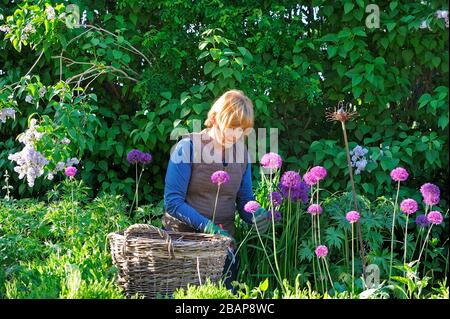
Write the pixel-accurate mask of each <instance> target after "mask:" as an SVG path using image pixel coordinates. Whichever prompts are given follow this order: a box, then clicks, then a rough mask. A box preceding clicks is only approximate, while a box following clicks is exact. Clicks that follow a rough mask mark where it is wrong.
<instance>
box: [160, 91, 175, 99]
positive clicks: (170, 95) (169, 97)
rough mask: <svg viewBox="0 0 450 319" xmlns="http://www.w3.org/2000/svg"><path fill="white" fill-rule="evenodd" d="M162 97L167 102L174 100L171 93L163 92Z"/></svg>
mask: <svg viewBox="0 0 450 319" xmlns="http://www.w3.org/2000/svg"><path fill="white" fill-rule="evenodd" d="M161 96H162V97H163V98H165V99H166V100H170V99H171V98H172V92H169V91H166V92H161Z"/></svg>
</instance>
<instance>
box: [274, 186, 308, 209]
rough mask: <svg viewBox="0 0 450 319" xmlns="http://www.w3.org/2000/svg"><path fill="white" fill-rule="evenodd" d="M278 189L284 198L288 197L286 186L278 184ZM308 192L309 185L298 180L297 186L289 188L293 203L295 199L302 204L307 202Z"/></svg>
mask: <svg viewBox="0 0 450 319" xmlns="http://www.w3.org/2000/svg"><path fill="white" fill-rule="evenodd" d="M280 190H281V193H282V194H283V196H284V197H286V198H287V197H289V189H288V188H285V187H282V186H280ZM308 192H309V186H308V185H307V184H306V183H305V182H303V181H300V183H299V184H298V187H296V188H293V189H291V190H290V195H291V201H292V202H294V203H295V202H297V201H302V202H303V203H304V204H306V203H307V202H308V195H309V193H308Z"/></svg>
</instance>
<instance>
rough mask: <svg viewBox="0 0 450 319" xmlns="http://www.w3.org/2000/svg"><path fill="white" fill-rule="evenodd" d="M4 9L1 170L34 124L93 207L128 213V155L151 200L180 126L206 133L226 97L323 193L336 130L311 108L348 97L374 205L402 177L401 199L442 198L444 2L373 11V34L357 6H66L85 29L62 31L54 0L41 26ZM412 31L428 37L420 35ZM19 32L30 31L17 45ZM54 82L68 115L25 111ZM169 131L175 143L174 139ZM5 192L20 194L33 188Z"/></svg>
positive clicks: (42, 104) (46, 185) (340, 172)
mask: <svg viewBox="0 0 450 319" xmlns="http://www.w3.org/2000/svg"><path fill="white" fill-rule="evenodd" d="M4 4H5V5H4V6H3V7H2V9H1V16H2V17H3V20H0V25H6V24H7V25H8V26H10V29H11V31H10V32H8V33H5V34H4V37H3V41H1V42H0V46H1V47H2V51H1V52H2V53H1V54H0V60H1V61H3V62H4V63H2V64H3V65H4V67H2V69H3V71H5V72H6V75H4V76H1V77H0V85H1V86H2V87H3V88H2V89H0V108H1V107H7V106H9V105H10V103H13V101H14V103H15V104H14V105H13V106H14V107H15V108H16V109H17V110H18V111H20V114H18V116H17V119H16V120H15V121H8V122H7V123H6V124H0V136H1V137H2V138H0V141H1V142H0V171H4V169H5V168H8V170H9V171H12V164H11V163H10V161H9V160H7V155H8V154H10V153H11V152H12V151H13V150H14V149H15V148H16V144H15V143H14V142H13V140H14V137H15V136H17V135H18V134H19V133H20V132H22V131H23V130H24V129H25V128H26V119H27V118H28V116H29V115H31V114H32V113H34V112H38V113H39V114H41V115H44V114H45V115H48V116H49V119H50V120H52V121H53V122H54V123H58V124H62V125H63V126H66V127H69V128H71V131H69V132H68V133H70V135H71V137H72V139H73V143H74V144H73V149H72V153H74V152H79V154H77V155H78V156H80V157H81V159H82V162H81V165H82V172H81V174H82V176H83V179H84V180H85V181H86V183H88V185H89V186H91V188H92V189H93V190H94V193H95V194H97V193H99V192H100V193H111V194H121V195H124V196H125V197H126V198H128V199H129V200H131V199H132V198H133V181H132V177H133V170H132V167H130V166H129V165H128V164H127V163H126V161H125V155H126V153H127V152H128V151H129V150H130V149H132V148H140V149H143V150H146V151H150V152H151V153H152V154H153V155H154V161H153V164H152V167H151V169H150V170H149V171H148V172H147V174H145V175H144V177H143V183H142V184H143V185H144V187H142V189H141V193H142V194H140V196H139V198H144V199H145V200H146V201H149V202H153V201H155V200H156V199H157V198H158V197H160V196H161V194H162V188H163V178H164V172H165V167H166V165H167V158H168V154H169V151H170V147H171V145H172V144H173V143H174V141H173V140H172V139H173V138H176V135H178V134H180V133H181V132H183V130H186V129H188V130H192V123H193V120H196V119H198V120H201V121H203V120H204V118H205V115H206V112H207V110H208V109H209V107H210V106H211V104H212V102H213V101H214V100H215V98H217V97H218V95H220V94H221V93H222V92H224V91H225V90H226V89H230V88H239V89H242V90H243V91H244V92H246V93H247V95H248V96H249V97H250V98H251V99H252V101H253V102H254V106H255V113H256V126H257V127H273V128H278V129H279V136H280V140H279V147H280V150H281V154H282V155H283V157H284V158H285V159H286V161H285V163H286V164H287V165H288V166H290V167H291V168H292V169H299V170H301V171H302V172H304V171H305V170H306V169H307V166H306V165H310V164H306V163H313V164H323V166H325V167H326V168H327V169H328V171H329V173H330V175H331V176H333V177H334V178H333V180H332V181H331V180H330V181H326V184H325V185H324V186H325V187H326V188H327V189H329V190H330V191H340V190H343V189H344V190H349V187H350V185H349V184H348V183H346V182H345V181H346V180H347V179H346V178H345V177H346V176H347V174H348V170H347V169H346V158H345V152H344V149H343V144H342V142H341V140H340V139H338V138H336V136H338V134H339V130H340V127H339V125H335V124H333V123H327V122H324V111H325V108H326V107H333V106H335V105H336V104H337V102H338V101H339V100H347V101H353V104H355V105H356V109H357V111H358V113H359V116H358V118H357V119H355V120H354V121H353V122H350V123H348V129H349V135H350V136H351V140H350V142H351V147H354V146H356V145H357V144H358V145H361V146H364V147H366V148H368V149H369V154H368V155H367V156H369V155H371V156H372V157H373V158H374V162H370V163H369V164H368V165H367V167H366V170H365V171H363V172H362V173H361V174H360V175H358V176H356V178H357V179H359V180H361V182H362V183H361V184H360V186H359V187H360V191H362V190H363V191H364V192H365V194H366V195H367V196H368V197H369V198H371V199H375V198H377V197H379V196H382V195H385V191H386V190H388V191H389V192H393V191H394V190H393V186H392V185H391V183H390V182H389V179H388V178H386V177H383V176H386V174H385V173H386V172H388V171H389V170H390V169H391V168H392V167H394V166H396V165H401V166H405V167H407V168H408V169H409V171H410V172H411V173H412V175H413V176H414V177H415V179H414V180H415V181H416V182H415V183H416V184H413V185H411V186H410V187H411V188H417V187H418V186H419V183H420V182H421V181H424V180H434V181H435V182H436V183H437V184H438V185H439V186H441V188H442V189H443V193H444V194H447V193H448V188H447V186H446V185H448V174H446V173H445V172H444V171H445V170H444V169H443V168H445V167H447V166H448V108H447V105H448V41H446V33H447V30H446V27H445V25H444V22H443V21H442V19H438V18H436V16H435V14H434V13H435V11H436V10H438V9H448V4H446V3H445V1H440V0H435V1H431V2H427V3H421V2H409V3H402V2H398V1H394V2H392V1H388V2H386V1H385V2H382V3H377V5H378V6H379V8H380V28H373V29H370V28H368V27H366V26H365V18H366V17H367V14H366V12H365V10H364V6H365V3H364V2H363V1H358V2H356V3H352V2H348V1H337V2H335V3H332V4H331V3H329V2H326V1H320V0H319V1H314V2H313V3H311V4H310V6H308V5H307V6H304V7H302V9H301V10H300V9H298V8H297V7H298V2H295V1H284V2H283V3H282V4H273V3H270V2H266V3H264V4H263V5H261V4H260V3H259V2H246V3H245V4H230V3H227V4H226V5H225V4H224V3H223V2H222V1H218V2H210V1H196V2H195V3H192V2H190V1H181V2H180V1H179V2H177V4H176V5H175V4H174V3H173V2H172V1H163V2H146V3H139V5H138V4H137V2H136V1H135V0H125V1H120V2H118V3H117V4H116V5H108V7H107V10H108V13H106V11H105V8H103V7H98V6H96V5H94V4H93V3H92V1H87V0H86V1H78V2H77V4H78V6H79V9H80V12H83V11H84V10H86V18H87V21H86V22H85V24H86V25H88V26H87V27H76V25H75V26H73V25H71V24H68V22H67V21H68V19H69V20H70V18H71V17H73V13H71V12H66V7H65V5H64V4H62V3H61V4H54V9H55V11H56V18H55V19H54V20H51V21H50V20H49V18H48V16H47V14H46V12H45V9H46V8H47V7H48V5H49V4H48V3H46V2H45V1H23V2H21V4H20V5H18V4H7V1H6V0H4ZM313 7H314V8H317V9H318V11H317V15H318V16H319V17H320V19H315V18H314V16H315V15H314V14H313ZM94 9H95V10H98V12H99V13H98V14H96V13H94ZM64 13H65V14H66V15H65V16H64ZM300 14H301V15H300ZM304 19H306V21H307V24H305V23H304V22H303V20H304ZM423 20H427V22H428V24H429V26H430V28H429V29H420V28H419V26H420V24H421V22H422V21H423ZM28 23H31V25H32V26H33V27H34V28H35V29H36V32H35V33H33V36H32V37H30V38H29V39H27V40H25V41H21V40H20V35H21V34H23V32H24V28H25V27H26V25H27V24H28ZM299 35H300V36H299ZM24 47H27V48H28V47H30V50H23V48H24ZM17 50H19V51H20V55H17V52H16V51H17ZM40 52H43V54H42V56H41V55H40ZM36 59H37V63H36V64H35V65H34V62H36ZM33 65H34V68H32V70H30V69H29V68H30V66H33ZM29 71H30V72H29ZM319 72H320V74H319ZM25 74H28V76H30V75H31V74H39V81H41V82H42V84H39V85H38V86H36V85H35V84H33V83H34V82H33V81H31V83H29V82H30V81H28V80H27V78H26V77H24V75H25ZM60 80H63V81H66V83H67V84H68V86H69V87H70V89H69V90H68V92H66V93H65V99H64V100H62V102H63V105H64V107H63V109H64V110H66V111H68V112H70V113H69V114H66V116H63V115H61V114H60V113H59V112H60V111H61V110H60V111H58V107H57V105H58V104H57V102H59V99H60V98H57V99H52V98H50V95H51V93H49V94H46V96H45V97H44V101H42V100H39V102H37V103H38V104H37V103H33V105H31V104H30V103H27V102H25V101H24V98H25V97H26V95H31V96H32V97H33V100H34V101H36V99H37V94H38V92H39V90H38V88H39V86H44V87H46V88H47V89H48V92H51V91H52V88H54V90H57V87H58V83H59V81H60ZM16 84H17V85H18V86H15V85H16ZM11 88H15V92H14V94H13V96H12V98H9V97H10V96H11V93H12V92H11V90H10V89H11ZM80 88H84V89H85V90H84V92H85V93H78V92H76V90H78V89H80ZM88 89H89V90H91V89H92V91H88ZM20 91H21V92H20ZM83 96H84V97H83ZM89 97H91V99H90V101H89V102H87V99H88V98H89ZM80 98H81V100H79V99H80ZM51 101H53V102H51ZM79 103H81V104H84V105H82V106H81V109H82V110H80V111H81V112H82V113H81V114H80V115H78V116H76V114H77V113H76V111H75V110H76V109H78V104H79ZM83 112H84V113H83ZM62 122H64V123H62ZM76 123H82V125H81V126H80V125H76ZM299 123H301V125H299ZM174 128H176V129H178V130H179V131H178V132H174V134H171V133H173V132H172V130H173V129H174ZM61 133H62V132H61ZM78 149H79V151H75V150H78ZM381 151H383V152H381ZM47 155H48V156H51V155H50V154H48V153H47ZM58 156H59V155H58V154H55V156H54V157H55V160H56V158H57V157H58ZM72 156H75V154H73V155H72ZM52 162H53V161H52ZM14 179H15V181H16V182H17V183H21V181H19V180H18V178H17V176H14ZM35 188H36V190H35V191H34V193H33V194H34V195H36V194H40V195H43V194H44V193H45V190H47V189H50V188H51V183H50V182H48V181H44V180H42V181H38V182H37V184H36V186H35ZM15 192H16V193H18V194H19V195H21V196H24V195H25V196H28V195H30V193H31V189H29V188H27V187H26V186H21V187H19V188H16V190H15ZM411 193H412V191H411ZM443 197H444V196H443Z"/></svg>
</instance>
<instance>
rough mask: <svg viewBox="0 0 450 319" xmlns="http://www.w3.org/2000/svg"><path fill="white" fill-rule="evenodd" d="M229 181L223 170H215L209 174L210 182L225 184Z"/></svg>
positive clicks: (228, 176)
mask: <svg viewBox="0 0 450 319" xmlns="http://www.w3.org/2000/svg"><path fill="white" fill-rule="evenodd" d="M229 181H230V175H228V173H227V172H225V171H216V172H214V173H212V175H211V182H212V183H214V184H218V185H221V184H226V183H228V182H229Z"/></svg>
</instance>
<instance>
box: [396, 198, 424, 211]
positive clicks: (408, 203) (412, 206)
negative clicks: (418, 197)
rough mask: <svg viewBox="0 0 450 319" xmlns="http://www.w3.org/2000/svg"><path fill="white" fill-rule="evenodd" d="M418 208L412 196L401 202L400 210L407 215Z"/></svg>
mask: <svg viewBox="0 0 450 319" xmlns="http://www.w3.org/2000/svg"><path fill="white" fill-rule="evenodd" d="M418 209H419V206H418V205H417V202H416V201H415V200H414V199H412V198H407V199H405V200H403V201H402V202H401V203H400V210H401V211H402V212H404V213H405V214H407V215H411V214H414V213H415V212H417V210H418Z"/></svg>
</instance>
